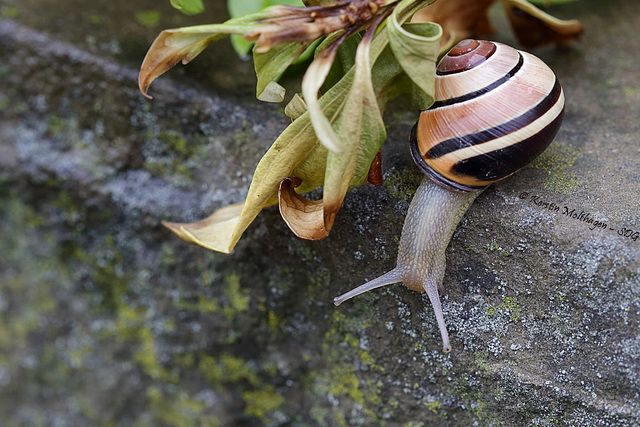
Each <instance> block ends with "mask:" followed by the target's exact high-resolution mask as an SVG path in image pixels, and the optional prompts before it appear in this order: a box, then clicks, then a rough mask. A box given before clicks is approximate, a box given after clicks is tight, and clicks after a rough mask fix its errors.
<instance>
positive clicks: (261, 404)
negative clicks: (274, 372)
mask: <svg viewBox="0 0 640 427" xmlns="http://www.w3.org/2000/svg"><path fill="white" fill-rule="evenodd" d="M242 398H243V399H244V402H245V405H246V406H245V409H244V412H245V413H246V414H247V415H250V416H252V417H256V418H259V419H264V418H265V417H266V416H267V415H268V414H270V413H272V412H274V411H276V410H278V409H280V408H281V407H282V406H283V405H284V403H285V400H284V397H282V396H280V395H279V394H277V393H276V391H275V389H274V388H273V386H271V385H269V386H267V387H266V388H264V389H262V390H248V391H245V392H244V393H242Z"/></svg>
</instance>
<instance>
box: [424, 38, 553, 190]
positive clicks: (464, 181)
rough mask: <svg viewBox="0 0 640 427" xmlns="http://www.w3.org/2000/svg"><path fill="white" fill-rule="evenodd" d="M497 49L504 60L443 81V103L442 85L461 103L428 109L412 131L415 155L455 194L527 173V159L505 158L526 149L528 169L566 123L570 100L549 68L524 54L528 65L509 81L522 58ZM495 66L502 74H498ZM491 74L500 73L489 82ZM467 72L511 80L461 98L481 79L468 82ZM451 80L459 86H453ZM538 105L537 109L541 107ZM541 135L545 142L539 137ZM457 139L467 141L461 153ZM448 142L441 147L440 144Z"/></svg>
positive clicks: (440, 82) (501, 47) (439, 79)
mask: <svg viewBox="0 0 640 427" xmlns="http://www.w3.org/2000/svg"><path fill="white" fill-rule="evenodd" d="M496 45H497V54H495V55H493V56H492V58H491V61H493V60H494V59H497V62H496V64H491V61H485V62H484V63H483V64H481V65H480V66H479V67H477V68H474V69H473V70H470V71H466V72H465V73H462V74H449V75H446V76H437V77H436V100H442V99H443V98H444V97H443V96H442V94H441V93H440V92H442V89H443V88H445V89H446V90H445V93H447V94H448V95H449V96H451V94H452V93H457V96H458V97H461V98H458V99H456V101H457V103H454V104H451V105H443V103H442V102H441V103H439V104H436V105H441V106H440V107H437V108H433V109H429V110H426V111H423V112H422V113H421V115H420V120H419V121H418V123H417V124H416V126H415V128H414V130H413V131H412V154H413V156H414V160H416V163H417V164H418V166H419V167H420V168H421V169H422V170H423V172H425V174H427V175H428V176H430V177H431V178H432V179H433V180H434V181H436V182H437V183H438V184H440V185H442V186H444V187H446V188H449V189H451V190H454V191H473V190H477V189H479V188H482V187H484V186H486V185H489V184H491V183H493V182H495V181H497V180H499V179H503V178H506V177H507V176H509V175H511V174H512V173H514V172H515V171H516V170H518V169H520V168H521V167H522V165H520V163H522V162H519V161H517V160H516V161H512V160H508V159H506V160H503V159H500V156H501V155H505V156H506V157H511V156H512V155H513V154H514V153H515V152H517V151H519V150H520V151H521V152H522V151H523V150H524V154H525V155H526V157H527V161H525V163H523V165H524V164H526V163H528V162H529V161H531V160H532V159H533V158H534V157H536V156H537V155H538V154H539V153H540V152H542V151H543V150H544V149H545V148H546V147H547V145H548V144H549V143H550V142H551V140H552V139H553V137H554V136H555V133H556V132H557V130H558V127H559V124H560V121H561V118H562V114H563V107H564V95H563V94H562V90H561V88H560V86H559V84H557V85H556V83H557V79H556V77H555V75H554V74H553V72H552V71H551V70H550V69H549V67H547V66H546V64H544V63H543V62H542V61H541V60H539V59H538V58H536V57H535V56H533V55H529V54H527V53H524V52H520V54H521V55H522V57H523V63H522V66H521V67H520V69H517V68H518V67H515V69H516V70H517V71H516V72H515V74H513V76H511V77H509V70H512V69H514V67H513V64H514V59H515V58H518V57H519V56H520V54H519V53H518V51H516V50H515V49H512V48H510V47H508V46H505V45H501V44H498V43H497V44H496ZM463 47H464V46H463ZM494 65H497V66H496V67H495V68H498V69H499V70H500V72H502V73H503V74H502V75H500V72H495V70H494V69H493V68H494V67H493V66H494ZM509 66H510V67H511V68H508V67H509ZM505 69H506V71H505ZM487 72H489V73H493V74H492V75H491V76H490V77H488V78H487V76H486V74H488V73H487ZM467 73H469V74H471V73H475V74H474V76H478V77H480V78H484V81H485V82H487V81H498V82H499V81H500V80H501V79H502V80H503V81H504V83H503V84H500V85H498V84H494V85H493V86H491V90H490V91H488V92H482V93H479V94H475V95H474V96H473V97H471V99H466V98H465V97H464V95H461V94H460V92H461V88H460V86H461V84H462V83H464V82H465V80H466V82H469V81H471V82H473V81H474V80H476V79H465V80H462V77H463V76H464V75H465V74H467ZM504 73H506V74H504ZM505 75H507V78H505ZM454 80H455V81H454ZM451 81H454V85H456V86H457V87H454V88H453V89H452V88H447V85H448V84H449V83H451ZM471 86H473V87H475V86H476V85H475V84H473V83H472V85H471ZM472 90H473V89H472ZM444 104H446V103H444ZM540 105H542V107H540ZM532 106H538V107H537V110H536V108H535V107H533V108H532ZM538 116H540V117H538ZM518 118H519V119H518ZM536 134H539V135H540V137H539V138H536V136H535V135H536ZM454 140H460V141H462V143H461V144H460V145H461V146H460V147H459V148H455V149H452V148H451V145H452V141H454ZM537 140H540V141H541V142H536V141H537ZM523 141H526V142H523ZM443 142H444V143H443ZM441 143H443V146H442V147H443V148H442V149H441V148H439V147H438V145H439V144H441ZM476 144H479V145H476ZM518 144H519V145H518ZM516 146H518V147H520V148H519V149H516V148H515V147H516ZM538 146H539V147H541V149H538V148H536V147H538ZM434 147H435V148H434ZM510 147H512V148H510ZM525 147H526V148H525ZM427 153H429V154H427ZM510 162H511V164H512V166H510Z"/></svg>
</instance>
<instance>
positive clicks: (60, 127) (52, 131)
mask: <svg viewBox="0 0 640 427" xmlns="http://www.w3.org/2000/svg"><path fill="white" fill-rule="evenodd" d="M46 123H47V133H49V135H51V136H54V137H55V136H59V135H60V134H61V133H62V132H64V131H65V130H67V127H68V126H67V123H66V122H65V120H64V119H62V118H61V117H58V116H55V115H50V116H48V117H47V122H46Z"/></svg>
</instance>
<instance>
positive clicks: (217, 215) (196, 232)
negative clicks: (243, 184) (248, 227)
mask: <svg viewBox="0 0 640 427" xmlns="http://www.w3.org/2000/svg"><path fill="white" fill-rule="evenodd" d="M243 207H244V203H236V204H235V205H229V206H225V207H224V208H222V209H218V210H217V211H216V212H214V214H213V215H211V216H209V217H208V218H205V219H203V220H201V221H198V222H194V223H178V222H167V221H163V222H162V225H164V226H165V227H167V228H168V229H169V230H171V231H172V232H173V233H174V234H175V235H176V236H178V237H179V238H181V239H182V240H185V241H187V242H190V243H195V244H197V245H200V246H204V247H205V248H207V249H211V250H214V251H218V252H223V253H226V254H228V253H229V252H231V250H232V249H233V246H234V245H235V244H234V245H231V244H230V243H231V242H232V241H233V239H232V238H231V234H232V233H233V230H234V229H235V228H236V224H237V222H238V219H239V218H240V213H241V212H242V209H243Z"/></svg>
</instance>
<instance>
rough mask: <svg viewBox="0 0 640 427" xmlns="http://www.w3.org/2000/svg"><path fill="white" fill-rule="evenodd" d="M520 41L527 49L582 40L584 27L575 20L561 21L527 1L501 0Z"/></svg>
mask: <svg viewBox="0 0 640 427" xmlns="http://www.w3.org/2000/svg"><path fill="white" fill-rule="evenodd" d="M501 1H502V6H503V7H504V10H505V12H506V14H507V16H508V17H509V21H510V22H511V26H512V27H513V31H514V32H515V33H516V37H518V41H519V42H520V44H522V46H524V47H525V48H527V49H532V48H534V47H537V46H542V45H545V44H549V43H558V44H564V43H568V42H571V41H574V40H577V39H579V38H580V35H581V34H582V33H583V32H584V27H583V26H582V24H580V22H579V21H577V20H575V19H571V20H561V19H557V18H555V17H553V16H551V15H549V14H548V13H545V12H543V11H541V10H540V9H538V8H537V7H535V6H534V5H532V4H531V3H529V2H527V1H525V0H501Z"/></svg>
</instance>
